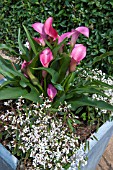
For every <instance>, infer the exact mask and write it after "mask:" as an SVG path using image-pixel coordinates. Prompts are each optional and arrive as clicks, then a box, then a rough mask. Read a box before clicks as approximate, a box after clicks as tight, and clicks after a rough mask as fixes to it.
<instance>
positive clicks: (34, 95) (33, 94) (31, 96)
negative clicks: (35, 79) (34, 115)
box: [22, 86, 42, 103]
mask: <svg viewBox="0 0 113 170" xmlns="http://www.w3.org/2000/svg"><path fill="white" fill-rule="evenodd" d="M30 87H31V91H30V93H27V94H25V95H23V96H22V97H23V98H25V99H28V100H30V101H33V102H35V103H37V102H38V103H42V99H41V98H40V97H39V96H40V94H39V92H38V90H37V89H36V88H35V87H33V86H30Z"/></svg>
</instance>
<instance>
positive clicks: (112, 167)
mask: <svg viewBox="0 0 113 170" xmlns="http://www.w3.org/2000/svg"><path fill="white" fill-rule="evenodd" d="M96 170H113V136H112V137H111V139H110V141H109V143H108V146H107V148H106V150H105V152H104V154H103V155H102V157H101V159H100V162H99V164H98V166H97V168H96Z"/></svg>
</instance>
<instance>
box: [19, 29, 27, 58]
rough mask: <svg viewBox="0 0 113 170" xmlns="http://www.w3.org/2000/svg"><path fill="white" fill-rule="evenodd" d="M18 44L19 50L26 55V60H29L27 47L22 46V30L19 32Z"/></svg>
mask: <svg viewBox="0 0 113 170" xmlns="http://www.w3.org/2000/svg"><path fill="white" fill-rule="evenodd" d="M18 44H19V49H20V50H21V51H22V54H23V55H25V60H26V61H28V60H27V57H26V50H25V49H26V47H25V46H24V45H23V44H22V42H21V35H20V28H19V30H18Z"/></svg>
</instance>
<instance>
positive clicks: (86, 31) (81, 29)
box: [71, 26, 89, 47]
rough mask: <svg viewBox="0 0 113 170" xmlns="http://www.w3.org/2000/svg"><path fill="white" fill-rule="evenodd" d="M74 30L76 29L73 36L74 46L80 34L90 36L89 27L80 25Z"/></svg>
mask: <svg viewBox="0 0 113 170" xmlns="http://www.w3.org/2000/svg"><path fill="white" fill-rule="evenodd" d="M72 31H74V34H73V35H72V38H71V46H72V47H73V46H74V45H75V43H76V40H77V39H78V36H79V35H80V34H83V35H84V36H86V37H89V29H88V28H87V27H82V26H81V27H78V28H76V29H75V30H72Z"/></svg>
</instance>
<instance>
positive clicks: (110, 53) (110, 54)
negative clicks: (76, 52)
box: [92, 51, 113, 65]
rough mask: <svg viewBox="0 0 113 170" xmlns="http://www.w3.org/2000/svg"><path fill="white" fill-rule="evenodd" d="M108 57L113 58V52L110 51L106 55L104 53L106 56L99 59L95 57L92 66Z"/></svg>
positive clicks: (103, 55)
mask: <svg viewBox="0 0 113 170" xmlns="http://www.w3.org/2000/svg"><path fill="white" fill-rule="evenodd" d="M108 56H113V51H109V52H106V53H104V54H102V55H100V56H98V57H95V58H94V59H93V63H92V65H93V64H95V63H96V62H98V61H100V60H102V59H103V58H105V57H108Z"/></svg>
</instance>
